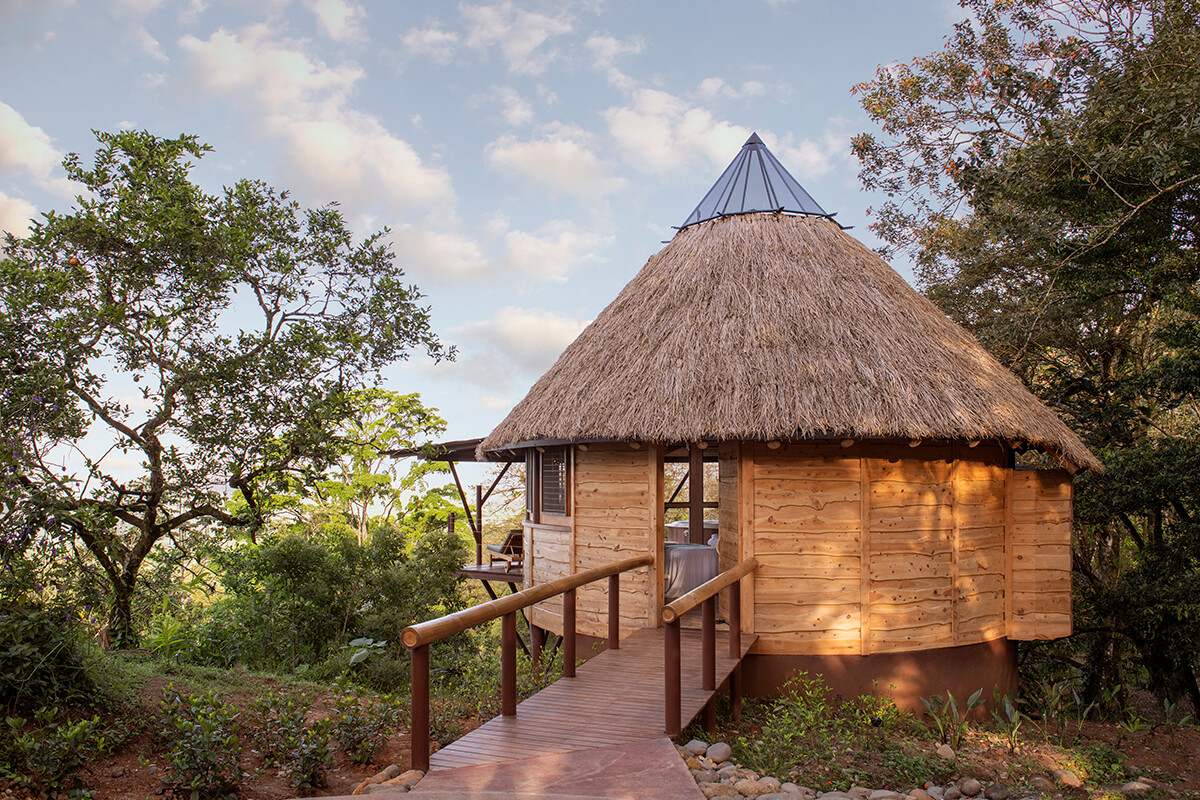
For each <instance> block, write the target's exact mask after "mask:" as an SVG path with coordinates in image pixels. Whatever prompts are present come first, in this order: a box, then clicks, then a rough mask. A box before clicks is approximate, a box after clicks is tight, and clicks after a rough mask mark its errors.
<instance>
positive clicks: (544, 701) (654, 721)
mask: <svg viewBox="0 0 1200 800" xmlns="http://www.w3.org/2000/svg"><path fill="white" fill-rule="evenodd" d="M663 638H664V633H663V629H662V628H647V629H645V630H640V631H637V632H635V633H633V634H631V635H630V636H629V637H628V638H626V639H623V640H622V641H621V646H620V648H619V649H617V650H605V651H604V652H602V653H600V654H599V655H597V656H595V657H594V658H592V659H591V660H590V661H588V662H586V663H585V664H582V665H580V666H579V667H578V668H577V670H576V676H575V677H574V678H560V679H559V680H557V681H555V682H554V683H553V684H551V685H550V686H548V687H546V688H545V689H543V690H542V691H540V692H538V693H537V694H535V695H534V696H533V697H530V698H529V699H528V700H525V701H524V702H522V703H520V704H519V705H518V706H517V714H516V716H514V717H496V718H495V719H493V720H491V721H490V722H487V723H484V724H483V725H481V726H480V727H479V728H476V729H475V730H473V731H471V732H470V733H468V734H466V735H465V736H463V737H462V738H461V739H458V740H457V741H455V742H453V743H452V744H450V745H448V746H446V747H444V748H442V749H441V750H438V751H437V752H436V753H434V754H433V755H432V756H431V757H430V771H431V772H433V771H437V770H446V769H454V768H458V767H469V766H476V765H482V764H497V763H500V762H506V761H517V760H521V759H527V758H538V757H541V756H547V755H552V754H555V753H569V752H574V751H578V750H589V749H594V748H601V747H611V746H614V745H623V744H629V743H632V742H639V741H646V740H650V739H655V738H658V737H662V736H665V732H664V728H665V726H664V717H663V692H664V679H663ZM754 641H755V637H754V636H748V635H746V634H743V635H742V641H741V645H742V655H743V656H744V655H745V654H746V652H747V651H749V649H750V647H751V645H753V644H754ZM681 645H682V658H681V662H682V664H683V670H682V684H683V697H682V703H681V707H682V711H683V715H682V716H683V724H684V725H687V723H688V722H690V721H691V720H692V719H693V718H695V716H696V715H697V714H699V713H700V711H701V710H702V709H703V708H704V706H705V705H706V704H707V703H708V701H709V699H710V698H712V696H713V695H714V694H715V692H711V691H705V690H703V689H701V688H700V632H699V631H695V630H684V631H682V636H681ZM737 664H738V660H735V659H732V658H730V657H729V639H728V634H727V633H721V632H718V633H717V674H716V677H717V686H718V687H720V686H721V684H722V683H723V682H724V681H725V678H726V677H728V676H729V674H730V673H731V672H732V671H733V669H734V667H735V666H736V665H737Z"/></svg>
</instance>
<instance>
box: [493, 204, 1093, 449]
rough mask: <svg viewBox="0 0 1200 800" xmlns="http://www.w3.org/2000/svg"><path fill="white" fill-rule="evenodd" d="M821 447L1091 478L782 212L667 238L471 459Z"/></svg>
mask: <svg viewBox="0 0 1200 800" xmlns="http://www.w3.org/2000/svg"><path fill="white" fill-rule="evenodd" d="M827 436H838V437H842V436H845V437H855V438H859V437H868V438H876V437H879V438H892V437H904V438H922V439H957V440H985V439H999V440H1003V441H1008V442H1012V443H1014V444H1027V445H1033V446H1038V447H1042V448H1044V449H1046V450H1048V451H1050V452H1051V453H1053V454H1055V455H1057V456H1058V457H1059V458H1060V459H1062V460H1063V461H1064V462H1066V463H1067V464H1068V465H1070V466H1072V467H1084V468H1089V469H1093V470H1102V469H1103V465H1102V464H1101V463H1100V461H1099V460H1098V459H1096V457H1095V456H1093V455H1092V454H1091V452H1089V451H1088V449H1087V447H1086V446H1085V445H1084V444H1083V442H1082V441H1080V439H1079V437H1077V436H1076V435H1075V434H1074V433H1073V432H1072V431H1071V430H1070V429H1069V428H1067V426H1066V425H1065V424H1064V423H1063V422H1062V420H1060V419H1059V418H1058V417H1057V416H1056V415H1055V414H1054V412H1052V411H1051V410H1050V409H1049V408H1047V407H1046V406H1045V405H1044V404H1043V403H1042V402H1041V401H1039V400H1038V399H1037V398H1036V397H1034V396H1033V394H1031V393H1030V392H1029V391H1028V390H1027V389H1026V388H1025V387H1024V386H1023V385H1022V383H1021V382H1020V380H1018V379H1017V378H1016V376H1014V375H1013V374H1012V373H1011V372H1009V371H1008V370H1007V369H1005V368H1004V367H1003V366H1001V365H1000V363H999V362H997V361H996V360H995V359H994V358H993V357H992V356H990V355H989V354H988V353H987V352H986V351H985V350H984V349H983V348H982V347H981V346H980V345H979V343H978V342H977V341H976V340H975V339H974V337H972V336H971V335H970V334H968V333H967V332H966V331H964V330H963V329H961V328H959V327H958V326H957V325H955V324H954V323H953V322H951V321H950V320H949V319H947V318H946V317H945V315H943V314H942V312H941V311H939V310H938V309H937V307H935V306H934V305H933V304H932V303H931V302H930V301H929V300H927V299H926V298H925V297H923V296H922V295H920V294H919V293H918V292H916V291H915V290H914V289H913V288H912V287H911V286H909V285H908V284H907V283H906V282H905V281H904V279H903V278H901V277H900V276H899V275H898V274H896V272H894V271H893V270H892V269H891V268H890V267H889V266H888V265H887V264H886V263H884V262H883V260H882V259H880V258H879V256H878V255H877V254H875V253H874V252H873V251H871V250H870V249H868V248H867V247H865V246H863V245H862V244H861V243H860V242H858V241H857V240H855V239H854V238H852V237H851V236H850V235H848V234H847V233H846V232H845V231H843V230H842V229H841V228H839V227H838V225H837V224H835V223H834V222H832V221H831V220H829V219H827V218H823V217H817V216H787V215H782V214H746V215H740V216H734V217H728V218H724V219H714V220H710V221H708V222H703V223H701V224H698V225H693V226H690V227H687V228H685V229H683V230H681V231H679V233H677V234H676V236H675V238H674V239H673V240H672V241H671V242H670V243H669V244H668V245H667V246H666V247H664V248H663V249H662V250H661V251H659V252H658V253H657V254H656V255H654V256H653V257H651V258H650V260H649V261H648V262H647V263H646V265H645V266H644V267H643V268H642V270H641V272H639V273H638V274H637V276H636V277H635V278H634V279H633V280H632V281H631V282H630V283H629V284H628V285H627V286H626V287H625V289H624V290H623V291H622V292H621V294H620V295H619V296H618V297H617V299H616V300H614V301H613V302H612V303H611V304H610V305H609V306H608V307H607V308H606V309H604V311H602V312H601V313H600V314H599V316H597V317H596V320H595V321H594V322H593V323H592V324H591V325H589V326H588V327H587V328H586V329H585V330H584V331H583V332H582V333H581V334H580V335H579V337H578V338H577V339H576V340H575V341H574V342H573V343H572V344H571V345H570V346H569V347H568V348H567V349H566V350H565V351H564V352H563V354H562V355H561V356H560V357H559V359H558V361H557V362H556V363H555V364H554V366H553V367H551V368H550V370H549V372H547V373H546V374H545V375H544V376H542V378H541V379H540V380H539V381H538V382H537V383H536V384H535V385H534V386H533V388H532V389H531V390H530V392H529V394H528V395H527V396H526V397H525V399H524V400H522V401H521V402H520V403H519V404H518V405H517V406H516V408H514V409H513V410H512V412H511V413H509V415H508V416H507V417H506V418H505V419H504V421H503V422H501V423H500V425H499V426H497V427H496V429H495V430H493V431H492V433H491V435H490V436H488V437H487V438H486V439H484V441H483V443H482V444H481V445H480V449H481V452H486V451H489V450H497V449H503V448H505V446H513V445H519V444H521V443H528V442H531V441H535V440H568V441H594V440H617V441H643V442H691V441H723V440H771V439H802V438H809V437H827Z"/></svg>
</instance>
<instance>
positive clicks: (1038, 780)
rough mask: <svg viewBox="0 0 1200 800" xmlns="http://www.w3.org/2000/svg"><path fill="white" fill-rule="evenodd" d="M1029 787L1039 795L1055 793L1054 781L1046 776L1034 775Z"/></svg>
mask: <svg viewBox="0 0 1200 800" xmlns="http://www.w3.org/2000/svg"><path fill="white" fill-rule="evenodd" d="M1029 785H1030V786H1031V787H1033V790H1034V791H1035V792H1037V793H1038V794H1050V793H1051V792H1053V791H1054V781H1052V780H1050V779H1049V778H1047V777H1046V776H1045V775H1034V776H1033V777H1032V778H1030V779H1029Z"/></svg>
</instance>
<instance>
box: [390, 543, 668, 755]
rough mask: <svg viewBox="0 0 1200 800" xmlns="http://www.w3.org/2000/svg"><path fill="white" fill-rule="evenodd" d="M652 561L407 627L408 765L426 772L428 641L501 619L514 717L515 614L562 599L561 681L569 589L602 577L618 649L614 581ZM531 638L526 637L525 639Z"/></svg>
mask: <svg viewBox="0 0 1200 800" xmlns="http://www.w3.org/2000/svg"><path fill="white" fill-rule="evenodd" d="M653 563H654V556H653V555H650V554H649V553H647V554H644V555H640V556H634V557H632V558H626V559H624V560H622V561H616V562H614V563H612V564H606V565H604V566H602V567H594V568H592V569H587V570H584V571H583V572H576V573H575V574H574V575H566V576H564V577H562V578H558V579H556V580H553V581H550V582H549V583H543V584H541V585H540V586H533V587H530V588H528V589H525V590H523V591H520V592H515V593H513V594H510V595H507V596H506V597H501V598H498V599H496V600H492V601H491V602H490V603H483V604H481V605H477V606H473V607H471V608H467V609H464V610H462V611H458V612H456V613H454V614H447V615H446V616H444V617H438V618H437V619H431V620H428V621H427V622H421V623H418V624H416V625H410V626H408V627H407V628H405V629H404V630H403V631H402V632H401V634H400V641H401V642H402V643H403V644H404V646H405V647H407V648H408V649H409V650H411V651H412V736H411V742H412V766H413V768H414V769H420V770H425V771H426V772H428V771H429V646H430V644H432V643H433V642H436V641H439V640H441V639H445V638H446V637H447V636H453V635H454V634H456V633H461V632H462V631H465V630H466V629H467V628H473V627H475V626H476V625H480V624H482V623H484V622H491V621H492V620H494V619H500V618H502V619H503V622H502V625H501V631H500V707H501V713H502V714H503V715H504V716H506V717H511V716H513V715H514V714H516V713H517V645H516V642H517V612H518V611H520V610H521V609H523V608H527V607H529V606H531V605H533V604H534V603H540V602H541V601H543V600H548V599H550V598H551V597H554V596H556V595H560V594H561V595H562V598H563V602H562V623H563V636H562V653H563V677H564V678H573V677H575V590H576V589H578V588H579V587H581V586H584V585H586V584H589V583H592V582H593V581H598V580H600V579H601V578H608V646H609V648H611V649H614V650H615V649H618V648H619V647H620V646H621V636H620V635H621V588H620V577H621V573H622V572H627V571H629V570H631V569H636V568H638V567H648V566H650V565H652V564H653ZM531 638H532V637H531ZM538 641H539V639H537V638H532V649H533V653H532V656H533V661H534V664H535V665H536V664H537V662H538V655H539V647H538Z"/></svg>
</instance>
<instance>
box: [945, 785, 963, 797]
mask: <svg viewBox="0 0 1200 800" xmlns="http://www.w3.org/2000/svg"><path fill="white" fill-rule="evenodd" d="M960 797H962V790H961V789H959V788H958V787H957V786H947V787H946V791H945V792H944V793H943V794H942V800H958V798H960Z"/></svg>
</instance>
